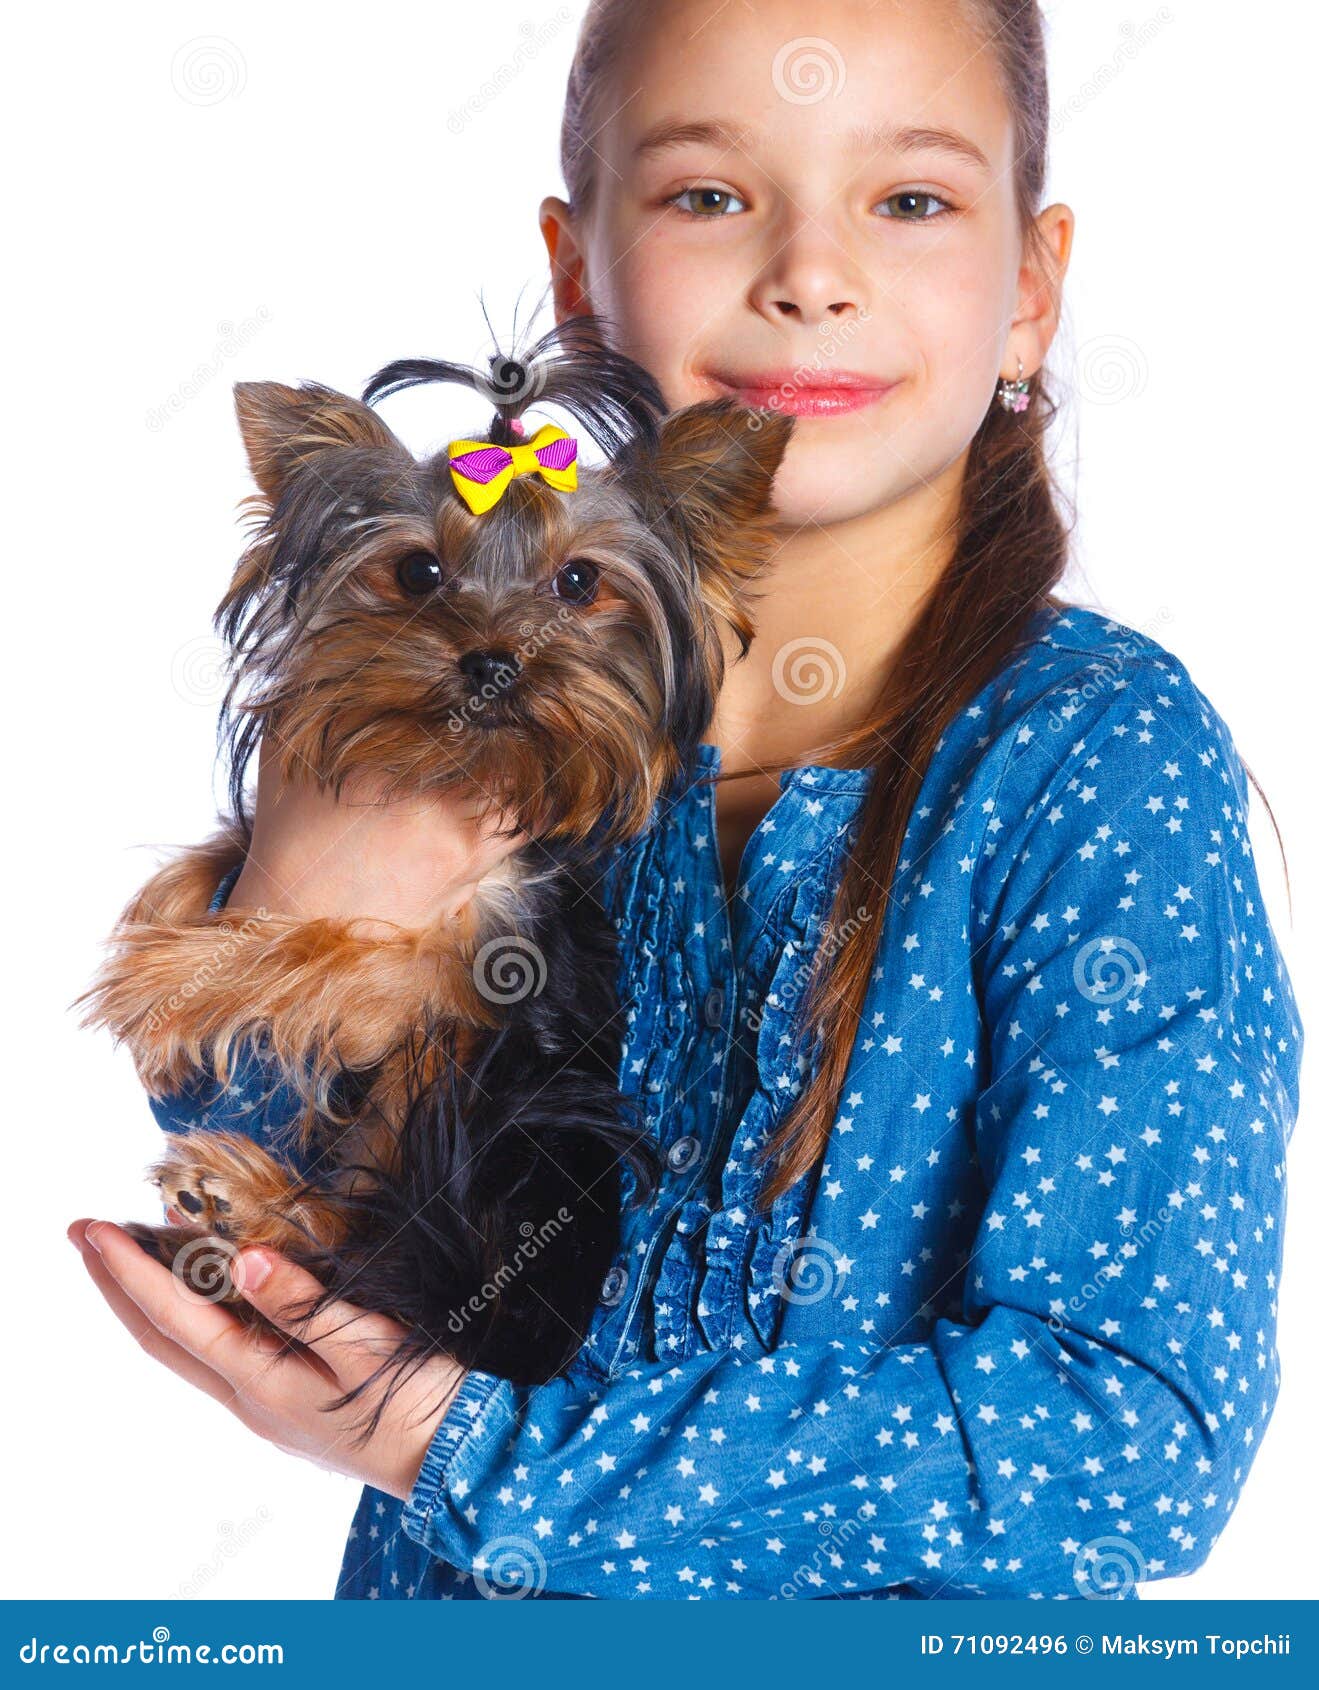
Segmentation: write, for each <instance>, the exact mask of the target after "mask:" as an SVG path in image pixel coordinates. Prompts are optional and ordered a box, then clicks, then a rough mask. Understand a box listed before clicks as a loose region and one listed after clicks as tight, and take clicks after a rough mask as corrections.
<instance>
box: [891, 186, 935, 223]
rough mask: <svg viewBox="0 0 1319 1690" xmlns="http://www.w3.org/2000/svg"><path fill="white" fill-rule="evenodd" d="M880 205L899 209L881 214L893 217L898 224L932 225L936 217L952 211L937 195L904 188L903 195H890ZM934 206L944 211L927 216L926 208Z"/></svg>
mask: <svg viewBox="0 0 1319 1690" xmlns="http://www.w3.org/2000/svg"><path fill="white" fill-rule="evenodd" d="M879 203H880V205H881V207H893V206H896V207H897V208H898V209H897V210H882V211H881V212H880V215H881V216H882V217H891V218H892V219H893V220H894V221H895V222H898V223H932V222H933V221H934V219H935V218H936V217H941V216H942V215H943V212H945V211H951V210H952V207H951V206H950V205H949V204H948V202H947V200H941V199H940V198H939V197H938V195H937V194H930V193H926V191H925V190H924V189H923V188H904V189H903V190H902V192H901V193H897V194H890V195H889V196H888V198H887V199H883V200H881V201H880V202H879ZM932 205H937V206H941V207H942V208H943V210H942V211H936V212H934V213H933V215H926V214H925V211H926V208H928V207H929V206H932Z"/></svg>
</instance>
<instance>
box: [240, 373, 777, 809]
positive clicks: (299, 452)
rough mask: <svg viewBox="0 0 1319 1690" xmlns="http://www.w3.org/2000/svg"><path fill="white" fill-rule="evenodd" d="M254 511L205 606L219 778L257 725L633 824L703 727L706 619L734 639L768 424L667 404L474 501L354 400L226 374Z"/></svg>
mask: <svg viewBox="0 0 1319 1690" xmlns="http://www.w3.org/2000/svg"><path fill="white" fill-rule="evenodd" d="M236 402H237V409H238V416H239V423H240V426H241V429H242V433H243V438H244V442H245V445H246V447H247V452H248V458H249V462H250V464H251V468H252V473H253V475H254V477H255V479H256V482H257V485H258V486H259V488H260V490H261V500H260V502H259V506H258V509H259V514H260V516H261V519H262V520H261V526H260V528H259V529H258V531H257V532H256V534H255V536H254V538H253V540H252V542H251V544H250V545H249V546H248V548H247V550H246V552H245V553H244V555H243V557H242V559H241V561H240V563H239V566H238V569H237V572H236V574H235V577H234V580H233V583H232V585H231V586H230V589H229V591H228V593H227V595H226V597H225V600H224V602H223V603H222V604H221V606H220V609H219V611H218V612H217V617H218V618H219V619H220V620H221V625H222V627H223V629H224V631H225V633H226V635H227V636H228V638H229V639H230V641H231V645H232V649H233V665H234V666H233V678H232V684H231V687H230V693H229V697H228V699H227V700H226V716H227V720H228V722H229V727H230V733H231V738H232V743H233V751H234V758H233V767H234V789H235V794H237V793H238V792H240V791H241V783H242V776H243V770H244V768H245V766H246V763H247V761H248V759H249V757H250V755H251V753H252V751H253V749H254V748H255V745H256V742H257V740H258V739H259V738H260V737H261V735H262V734H266V733H268V734H270V735H272V736H273V738H274V740H275V743H276V745H277V746H278V749H279V754H280V760H281V764H282V767H283V769H284V771H285V772H286V773H287V774H299V775H301V776H302V777H303V778H306V777H308V776H310V777H312V778H314V779H315V780H317V781H318V782H319V783H321V784H322V785H324V786H326V787H330V788H333V789H335V790H336V791H337V790H340V789H342V786H343V784H344V782H345V781H347V780H350V779H353V778H355V777H357V776H359V775H369V776H371V777H374V780H375V781H376V783H380V782H382V781H383V783H384V786H383V790H384V791H385V792H386V793H387V795H390V796H403V795H414V794H418V793H427V792H437V791H439V790H442V789H450V790H455V789H460V788H461V789H465V790H467V791H470V792H473V793H476V794H484V795H485V797H486V798H488V800H489V801H490V802H491V803H493V804H498V805H499V806H500V807H501V808H503V809H505V810H506V811H508V812H509V813H510V814H511V815H512V816H513V817H515V818H516V819H517V821H518V824H519V825H520V826H522V827H524V828H526V829H527V830H528V831H531V832H534V833H536V834H538V835H540V836H542V837H561V838H569V839H582V838H584V837H586V835H587V834H589V833H591V832H592V830H593V829H595V828H596V827H597V826H598V825H599V824H601V823H602V822H604V824H605V830H606V834H607V835H608V836H614V837H622V836H625V835H626V834H628V833H630V832H633V831H635V830H636V829H638V828H640V827H641V826H643V825H644V823H645V821H646V819H647V816H648V815H649V813H650V810H651V807H652V804H653V801H654V799H655V797H656V795H657V793H658V792H659V790H660V789H661V788H662V786H663V785H664V783H665V781H666V780H667V779H668V778H669V777H670V776H671V775H672V773H673V772H674V771H675V769H676V768H677V767H679V766H680V765H681V764H683V763H684V762H685V761H686V759H687V758H688V757H689V756H690V755H691V753H692V751H693V749H694V747H695V744H696V742H697V741H698V740H699V739H700V738H701V736H702V735H703V733H704V732H705V731H706V728H707V726H708V723H709V719H710V714H711V711H712V709H713V705H714V701H715V698H716V696H717V693H718V688H719V685H720V683H721V681H722V676H723V665H724V656H723V642H722V640H721V633H720V630H721V626H726V627H727V628H729V629H731V630H732V632H733V633H734V634H735V635H736V637H737V639H738V640H739V641H740V643H741V645H742V648H743V649H745V647H746V643H747V641H748V640H749V638H750V631H751V630H750V620H749V613H748V602H749V587H750V583H751V581H752V579H753V577H754V576H755V574H756V573H757V572H758V571H759V570H760V569H761V568H762V567H763V566H764V564H765V563H766V562H767V561H768V558H769V556H770V554H771V552H772V544H773V542H772V523H771V517H770V495H771V490H772V485H773V479H774V473H775V471H776V470H777V468H778V465H779V463H780V461H781V459H782V456H783V452H784V450H785V448H786V446H787V442H788V438H789V435H790V432H791V428H792V423H791V419H790V418H787V417H783V416H779V415H777V414H775V413H772V412H767V411H749V410H746V409H743V408H740V407H738V406H737V405H736V404H735V403H734V402H733V401H731V400H718V401H715V402H713V403H710V404H702V405H696V406H691V407H689V408H688V409H686V410H682V411H678V412H675V413H673V414H672V415H670V416H669V417H668V418H667V419H665V420H664V421H663V423H662V424H661V425H660V428H659V431H658V439H657V441H656V440H654V439H652V440H650V441H648V442H645V443H644V444H643V443H641V442H639V441H638V442H633V443H632V444H631V445H630V446H628V447H627V448H625V449H624V450H623V451H622V452H621V453H620V454H619V455H618V456H617V457H615V458H614V460H613V461H612V462H609V463H607V464H605V465H603V466H601V467H599V468H583V469H581V470H580V471H579V476H578V485H577V487H576V489H574V490H571V491H566V492H565V491H557V490H555V489H554V488H552V487H550V486H549V485H548V484H546V483H545V482H544V481H542V480H541V478H540V477H539V476H538V475H522V476H518V477H516V478H514V479H513V480H512V481H511V482H510V483H509V484H508V486H507V487H506V488H505V490H504V493H503V495H502V497H501V498H500V500H499V501H498V503H497V504H496V505H495V506H494V507H493V508H492V509H490V510H488V511H486V512H484V513H483V514H481V515H474V514H473V513H472V512H471V511H470V510H469V509H468V508H467V505H466V504H465V502H464V501H463V499H462V498H460V497H459V495H458V493H457V491H456V489H455V487H454V484H453V480H452V477H451V475H450V471H449V465H448V458H447V456H446V455H445V454H443V453H440V454H438V455H436V456H435V457H433V458H430V459H427V460H424V461H418V460H416V459H415V458H414V457H413V456H412V455H411V453H410V452H408V450H407V449H406V448H405V447H404V446H403V445H402V444H401V442H400V441H399V440H398V439H397V438H396V437H395V436H394V434H393V433H392V432H391V431H390V430H389V429H388V428H387V427H386V426H385V425H384V423H383V422H382V421H381V420H380V418H379V416H378V415H377V414H376V413H375V412H374V411H373V410H371V409H370V408H369V407H368V406H366V405H363V404H361V403H359V402H358V401H357V400H355V399H350V398H348V397H346V396H345V395H343V394H340V393H335V392H333V391H332V390H330V389H327V388H319V387H303V388H298V389H294V388H289V387H283V386H279V385H277V384H274V383H243V384H240V385H239V387H238V388H237V389H236Z"/></svg>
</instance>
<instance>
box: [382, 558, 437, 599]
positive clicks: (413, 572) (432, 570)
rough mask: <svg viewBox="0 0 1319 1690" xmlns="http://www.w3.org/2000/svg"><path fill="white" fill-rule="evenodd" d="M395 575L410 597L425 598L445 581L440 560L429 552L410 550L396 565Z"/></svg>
mask: <svg viewBox="0 0 1319 1690" xmlns="http://www.w3.org/2000/svg"><path fill="white" fill-rule="evenodd" d="M394 577H395V579H396V580H397V582H398V584H399V586H400V587H401V588H402V589H403V591H404V592H405V593H406V594H407V595H408V597H409V598H414V599H419V598H424V597H425V596H426V595H427V593H433V592H434V591H435V589H436V588H437V587H438V586H439V585H440V584H441V583H442V582H443V580H444V575H443V572H442V571H441V569H440V561H439V559H438V558H436V557H432V556H431V554H430V553H429V552H409V553H408V555H407V556H406V557H402V558H400V559H399V560H398V562H397V564H395V566H394Z"/></svg>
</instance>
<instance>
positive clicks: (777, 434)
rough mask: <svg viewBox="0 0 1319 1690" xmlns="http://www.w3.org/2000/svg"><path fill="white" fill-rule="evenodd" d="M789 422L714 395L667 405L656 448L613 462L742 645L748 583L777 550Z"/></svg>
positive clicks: (746, 636)
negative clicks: (776, 507)
mask: <svg viewBox="0 0 1319 1690" xmlns="http://www.w3.org/2000/svg"><path fill="white" fill-rule="evenodd" d="M792 429H793V419H792V418H791V417H789V416H784V415H783V414H782V413H781V412H779V411H769V410H756V409H752V408H749V407H747V406H745V405H741V404H739V403H738V402H737V400H736V399H733V398H731V397H728V398H722V399H711V400H708V401H704V402H702V403H701V404H698V405H686V406H684V407H683V408H682V409H681V410H677V411H673V412H671V413H670V414H669V416H668V417H666V418H665V420H664V423H663V424H662V426H661V430H660V438H659V443H658V446H657V447H656V448H655V449H654V451H653V452H645V453H644V454H642V453H634V452H625V453H624V454H623V457H622V458H621V459H619V460H616V467H617V468H618V469H619V471H620V473H621V474H622V475H623V477H624V479H625V480H626V481H627V483H628V491H629V493H631V494H632V496H633V497H634V498H636V499H637V500H638V502H639V503H640V505H641V506H642V508H643V510H645V511H646V512H647V513H648V514H649V515H651V516H652V517H659V518H661V519H664V520H667V521H668V522H669V523H670V524H671V525H672V527H673V529H674V531H675V533H676V534H677V536H678V537H679V539H680V540H681V541H682V542H683V543H684V544H686V545H687V546H688V547H689V548H690V550H691V552H692V555H693V557H694V559H695V563H696V568H697V572H698V574H699V577H700V581H701V587H702V590H703V592H704V594H705V597H706V601H707V603H708V604H709V606H710V608H711V609H712V610H713V611H714V612H715V613H716V614H717V615H719V616H722V617H724V618H726V619H727V621H728V622H729V623H730V624H731V625H732V627H733V628H734V630H735V631H736V633H737V635H738V638H739V641H740V642H741V645H742V647H743V650H745V649H746V647H747V646H748V645H749V644H750V640H751V633H752V626H751V618H750V614H749V609H748V599H747V588H748V586H749V584H750V582H751V581H752V580H753V579H754V578H755V577H756V575H757V574H758V573H759V572H760V571H761V569H762V568H763V567H764V566H765V564H766V563H767V562H768V561H769V558H770V556H771V555H772V551H773V511H772V506H771V497H772V494H773V489H774V477H775V475H776V474H777V473H778V469H779V465H780V464H781V463H782V462H783V455H784V453H785V452H786V450H787V446H788V441H789V439H790V438H791V435H792Z"/></svg>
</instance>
